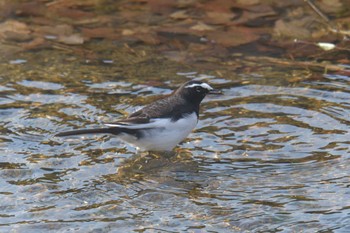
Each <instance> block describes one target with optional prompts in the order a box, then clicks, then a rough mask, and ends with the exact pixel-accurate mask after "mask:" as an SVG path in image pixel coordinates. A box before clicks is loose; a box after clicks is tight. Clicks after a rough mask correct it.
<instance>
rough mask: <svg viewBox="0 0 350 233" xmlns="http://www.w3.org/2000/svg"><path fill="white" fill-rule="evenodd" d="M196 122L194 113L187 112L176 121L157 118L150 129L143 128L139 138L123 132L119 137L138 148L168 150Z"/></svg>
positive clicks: (178, 141)
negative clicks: (141, 135)
mask: <svg viewBox="0 0 350 233" xmlns="http://www.w3.org/2000/svg"><path fill="white" fill-rule="evenodd" d="M197 122H198V118H197V115H196V113H192V114H188V115H187V116H186V117H184V118H181V119H179V120H177V121H171V120H170V119H163V118H162V119H161V118H159V119H156V121H155V122H154V124H153V125H154V127H153V128H152V129H144V130H143V134H144V136H143V137H141V138H138V139H136V137H133V136H127V135H125V134H124V135H120V136H119V137H120V138H121V139H122V140H124V141H126V142H128V143H130V144H132V145H134V146H136V147H138V148H139V149H140V150H145V151H147V150H154V151H169V150H172V149H173V148H174V147H175V146H176V145H177V144H178V143H180V142H181V141H182V140H184V139H185V138H186V137H187V136H188V135H189V134H190V133H191V131H192V130H193V129H194V128H195V127H196V125H197ZM156 125H157V127H155V126H156Z"/></svg>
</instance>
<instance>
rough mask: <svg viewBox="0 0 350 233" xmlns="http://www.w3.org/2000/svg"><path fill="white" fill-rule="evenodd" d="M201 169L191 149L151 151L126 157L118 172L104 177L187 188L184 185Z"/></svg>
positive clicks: (113, 179) (128, 182)
mask: <svg viewBox="0 0 350 233" xmlns="http://www.w3.org/2000/svg"><path fill="white" fill-rule="evenodd" d="M199 170H200V168H199V164H198V162H197V161H196V160H195V159H193V156H192V153H191V152H189V151H180V152H150V153H148V154H147V155H145V154H135V155H134V156H132V157H130V158H128V159H125V160H124V161H122V162H121V163H120V164H119V166H118V168H117V172H116V173H114V174H108V175H105V176H104V179H106V180H107V181H109V182H116V183H119V184H130V183H135V182H141V181H151V182H153V183H158V184H162V185H169V186H175V187H178V188H180V187H179V186H181V187H182V188H186V187H184V186H187V185H188V184H189V183H193V182H192V181H193V179H192V178H193V177H195V176H198V172H199ZM196 174H197V175H196ZM191 177H192V178H191ZM191 186H192V185H191ZM187 188H190V187H187Z"/></svg>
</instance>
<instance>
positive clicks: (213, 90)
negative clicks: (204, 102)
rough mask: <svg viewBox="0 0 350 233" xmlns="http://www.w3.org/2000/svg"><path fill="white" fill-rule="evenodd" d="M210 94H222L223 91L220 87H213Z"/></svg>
mask: <svg viewBox="0 0 350 233" xmlns="http://www.w3.org/2000/svg"><path fill="white" fill-rule="evenodd" d="M208 94H210V95H222V91H220V90H218V89H212V90H210V91H209V92H208Z"/></svg>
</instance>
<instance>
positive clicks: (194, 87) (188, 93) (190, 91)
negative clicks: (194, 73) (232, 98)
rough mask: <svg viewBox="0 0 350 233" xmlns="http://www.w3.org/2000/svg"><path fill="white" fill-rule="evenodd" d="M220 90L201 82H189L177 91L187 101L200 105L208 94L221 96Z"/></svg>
mask: <svg viewBox="0 0 350 233" xmlns="http://www.w3.org/2000/svg"><path fill="white" fill-rule="evenodd" d="M219 93H220V92H219V91H218V90H215V89H214V88H212V87H211V86H210V85H209V84H207V83H204V82H201V81H194V80H192V81H188V82H186V83H185V84H183V85H182V86H181V87H179V89H177V90H176V94H180V95H181V96H182V97H183V98H185V99H186V100H188V101H190V102H193V103H198V104H199V103H200V102H201V101H202V100H203V99H204V97H205V96H206V95H207V94H219Z"/></svg>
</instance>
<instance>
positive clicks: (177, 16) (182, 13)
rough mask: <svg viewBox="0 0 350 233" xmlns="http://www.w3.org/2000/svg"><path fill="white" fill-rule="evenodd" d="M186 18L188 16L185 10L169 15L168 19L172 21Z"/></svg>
mask: <svg viewBox="0 0 350 233" xmlns="http://www.w3.org/2000/svg"><path fill="white" fill-rule="evenodd" d="M188 17H189V15H188V14H187V11H186V10H180V11H176V12H174V13H172V14H171V15H170V18H172V19H187V18H188Z"/></svg>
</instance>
